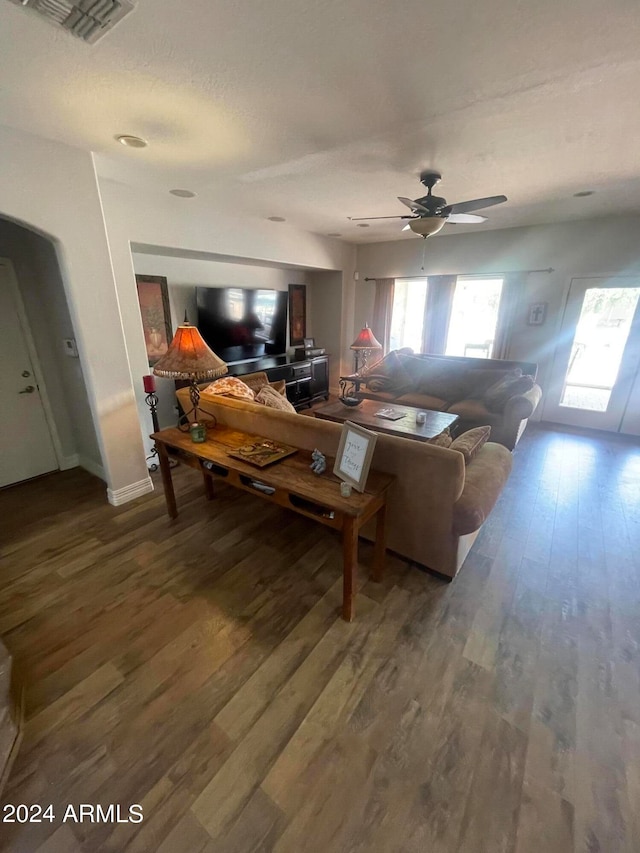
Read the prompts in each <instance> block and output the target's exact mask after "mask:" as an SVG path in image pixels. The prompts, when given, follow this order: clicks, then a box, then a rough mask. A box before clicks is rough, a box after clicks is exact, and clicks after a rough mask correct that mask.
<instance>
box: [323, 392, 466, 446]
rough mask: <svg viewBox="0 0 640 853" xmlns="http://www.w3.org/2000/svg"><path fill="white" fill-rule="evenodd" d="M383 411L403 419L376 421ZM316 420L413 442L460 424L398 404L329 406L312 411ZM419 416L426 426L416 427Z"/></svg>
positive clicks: (450, 417) (368, 402) (455, 418)
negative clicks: (398, 415) (421, 413)
mask: <svg viewBox="0 0 640 853" xmlns="http://www.w3.org/2000/svg"><path fill="white" fill-rule="evenodd" d="M380 409H393V410H394V411H395V412H401V413H402V414H403V415H404V417H402V418H400V419H399V420H397V421H390V420H387V419H386V418H380V417H376V412H379V411H380ZM313 412H314V414H315V416H316V417H317V418H321V419H322V420H325V421H334V422H335V423H339V424H343V423H344V422H345V421H351V422H352V423H354V424H358V426H363V427H367V428H368V429H372V430H373V431H374V432H384V433H387V434H388V435H399V436H402V437H403V438H412V439H413V440H414V441H429V439H430V438H433V437H434V436H435V435H438V433H440V432H442V430H443V429H446V428H447V427H451V426H453V425H454V424H455V423H456V421H458V420H459V418H458V415H449V414H447V413H446V412H433V411H431V410H430V409H417V408H415V406H401V405H400V404H399V403H381V402H380V401H379V400H363V401H362V402H361V403H360V405H359V406H345V405H343V403H341V402H339V401H338V402H337V403H329V404H328V405H326V406H320V407H319V408H317V409H314V410H313ZM418 412H424V414H425V422H424V423H423V424H419V423H416V415H417V414H418Z"/></svg>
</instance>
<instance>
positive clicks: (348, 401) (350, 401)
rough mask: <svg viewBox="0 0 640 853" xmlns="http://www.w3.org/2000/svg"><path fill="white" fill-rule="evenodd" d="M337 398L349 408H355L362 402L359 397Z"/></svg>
mask: <svg viewBox="0 0 640 853" xmlns="http://www.w3.org/2000/svg"><path fill="white" fill-rule="evenodd" d="M339 400H340V402H341V403H342V405H343V406H349V407H350V408H355V407H356V406H359V405H360V403H361V402H362V400H361V399H360V398H359V397H340V398H339Z"/></svg>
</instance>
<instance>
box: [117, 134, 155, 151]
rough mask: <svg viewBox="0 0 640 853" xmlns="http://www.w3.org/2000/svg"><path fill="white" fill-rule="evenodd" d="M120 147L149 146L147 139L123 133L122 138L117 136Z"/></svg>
mask: <svg viewBox="0 0 640 853" xmlns="http://www.w3.org/2000/svg"><path fill="white" fill-rule="evenodd" d="M116 139H117V141H118V142H119V143H120V145H126V146H127V148H146V147H147V145H148V144H149V143H148V142H147V141H146V139H143V138H142V137H141V136H130V135H129V134H128V133H123V134H122V135H121V136H116Z"/></svg>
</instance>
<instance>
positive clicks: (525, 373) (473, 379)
mask: <svg viewBox="0 0 640 853" xmlns="http://www.w3.org/2000/svg"><path fill="white" fill-rule="evenodd" d="M537 372H538V366H537V364H532V363H530V362H525V361H504V360H501V359H487V358H468V357H462V356H444V355H429V354H424V353H420V354H417V353H414V352H413V350H411V349H409V348H408V347H406V348H404V349H400V350H393V351H392V352H390V353H389V354H388V355H386V356H385V357H384V358H383V359H381V360H380V361H378V362H377V363H376V364H374V365H372V366H371V367H369V368H368V369H367V370H365V371H361V372H360V373H356V374H353V375H352V376H349V377H343V380H342V381H343V383H344V385H345V386H347V387H348V386H349V385H352V386H353V388H354V393H355V395H356V396H359V397H361V398H363V399H371V400H380V401H381V402H385V403H389V402H395V403H401V404H402V405H405V406H416V407H417V408H420V409H431V410H432V411H438V412H449V413H450V414H454V415H458V416H459V418H460V420H459V422H458V424H457V430H458V432H461V431H465V430H469V429H472V428H473V427H476V426H483V425H485V424H487V425H489V426H490V427H491V441H494V442H497V443H498V444H503V445H504V446H505V447H507V448H508V449H509V450H513V448H514V447H515V445H516V444H517V442H518V440H519V438H520V436H521V435H522V433H523V431H524V428H525V426H526V424H527V420H528V419H529V418H530V417H531V415H532V414H533V412H534V411H535V409H536V406H537V405H538V402H539V401H540V398H541V396H542V389H541V388H540V386H539V385H537V384H536V381H535V379H536V375H537Z"/></svg>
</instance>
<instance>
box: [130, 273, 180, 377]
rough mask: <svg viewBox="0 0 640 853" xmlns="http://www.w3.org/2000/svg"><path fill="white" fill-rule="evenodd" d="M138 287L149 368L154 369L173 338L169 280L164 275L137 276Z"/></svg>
mask: <svg viewBox="0 0 640 853" xmlns="http://www.w3.org/2000/svg"><path fill="white" fill-rule="evenodd" d="M136 285H137V288H138V304H139V306H140V316H141V317H142V328H143V331H144V342H145V345H146V347H147V358H148V359H149V367H153V365H154V364H155V363H156V362H157V361H159V360H160V359H161V358H162V356H163V355H164V354H165V353H166V351H167V350H168V348H169V343H170V341H171V338H172V337H173V333H172V331H171V311H170V309H169V289H168V287H167V279H166V278H165V277H164V276H162V275H137V276H136Z"/></svg>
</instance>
